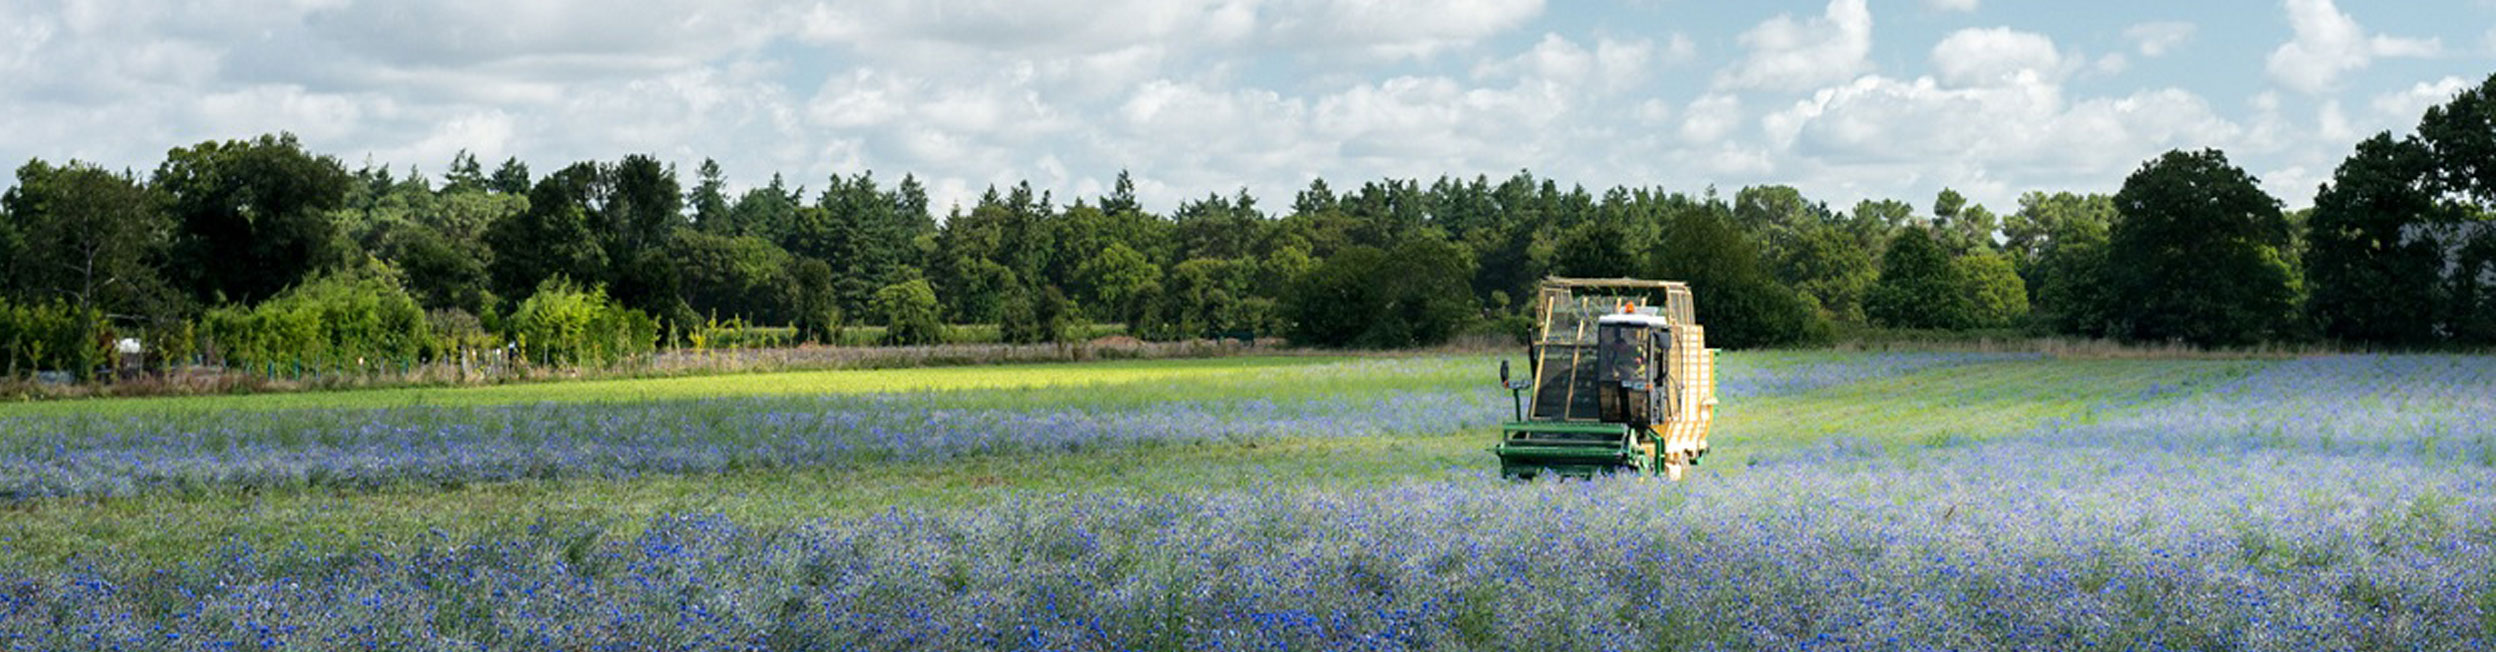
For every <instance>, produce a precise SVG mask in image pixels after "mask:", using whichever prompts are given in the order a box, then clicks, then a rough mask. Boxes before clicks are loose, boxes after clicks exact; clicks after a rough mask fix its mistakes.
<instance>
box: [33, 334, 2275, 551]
mask: <svg viewBox="0 0 2496 652" xmlns="http://www.w3.org/2000/svg"><path fill="white" fill-rule="evenodd" d="M1843 355H1845V354H1830V353H1773V354H1727V355H1726V356H1724V357H1723V358H1722V361H1723V364H1724V365H1725V366H1726V367H1727V368H1728V370H1738V369H1741V368H1744V367H1773V366H1778V365H1787V364H1800V363H1804V362H1810V361H1815V360H1825V359H1831V358H1834V357H1840V356H1843ZM2260 364H2264V363H2260V362H2247V361H2198V360H2192V361H2177V360H2079V361H2071V360H2065V361H2056V360H2035V361H2017V362H1997V363H1985V364H1975V365H1968V366H1961V367H1945V368H1938V369H1932V370H1927V371H1923V372H1920V373H1914V374H1909V375H1905V376H1899V377H1891V378H1885V379H1878V380H1872V381H1866V382H1860V383H1854V384H1849V385H1839V386H1834V387H1827V388H1822V389H1819V390H1815V391H1810V392H1805V393H1801V394H1794V395H1786V396H1769V397H1757V398H1750V399H1743V400H1736V401H1728V402H1727V403H1726V404H1725V405H1724V406H1722V407H1721V408H1720V412H1719V413H1718V415H1719V420H1718V425H1717V430H1716V434H1715V436H1714V437H1713V443H1714V445H1715V450H1716V453H1715V455H1713V456H1711V457H1710V459H1709V460H1708V464H1706V465H1705V466H1703V467H1701V468H1700V469H1699V474H1698V475H1697V476H1696V477H1695V479H1693V480H1692V481H1695V482H1704V481H1706V478H1707V477H1708V476H1709V475H1712V474H1718V473H1739V472H1741V469H1742V468H1743V467H1744V462H1746V461H1749V460H1753V459H1759V458H1761V457H1763V456H1771V455H1776V454H1780V453H1783V452H1786V451H1793V450H1797V449H1801V448H1807V447H1810V446H1815V445H1820V444H1822V443H1824V442H1827V441H1829V440H1831V439H1837V438H1844V439H1849V440H1856V441H1863V442H1870V443H1873V444H1877V445H1879V446H1881V447H1883V448H1884V449H1885V450H1886V451H1888V454H1889V455H1892V456H1907V457H1912V456H1913V455H1915V454H1916V453H1917V451H1919V450H1923V449H1925V448H1926V447H1931V446H1948V445H1954V444H1955V443H1957V442H1964V441H1975V440H1981V439H1986V438H1991V437H1999V436H2003V435H2006V434H2010V433H2016V432H2020V431H2024V430H2027V429H2029V428H2033V427H2035V426H2036V425H2038V424H2040V423H2043V422H2044V421H2046V420H2049V419H2066V420H2084V419H2089V418H2093V414H2092V410H2093V409H2094V408H2093V406H2102V405H2115V404H2124V403H2135V402H2138V401H2139V400H2140V399H2141V397H2143V396H2149V397H2150V398H2149V400H2152V401H2163V400H2174V399H2175V398H2178V397H2181V396H2184V395H2186V394H2188V393H2189V392H2190V391H2192V390H2193V389H2194V388H2197V387H2204V386H2208V385H2209V384H2211V383H2214V382H2216V381H2218V380H2221V379H2225V378H2229V377H2233V376H2234V375H2236V374H2242V373H2247V372H2249V371H2250V370H2252V369H2254V368H2256V367H2258V366H2259V365H2260ZM1496 368H1497V358H1495V357H1490V356H1455V357H1439V358H1381V359H1351V360H1340V359H1316V358H1280V359H1241V358H1232V359H1223V360H1176V361H1153V362H1118V363H1096V364H1086V365H1026V366H1019V367H973V368H957V369H944V370H926V369H914V370H892V371H835V372H809V373H805V374H756V375H750V376H722V377H712V378H682V379H662V380H649V381H602V382H597V383H586V382H585V383H576V384H572V385H541V386H529V387H525V388H499V387H498V388H472V389H455V390H383V391H369V392H348V393H332V394H285V395H268V396H252V397H222V398H216V399H210V400H209V402H201V403H184V402H183V401H190V400H192V399H164V400H158V401H149V400H133V401H124V402H117V403H116V404H114V405H113V407H114V408H116V409H146V410H158V409H203V408H211V407H234V408H269V407H375V406H391V405H404V404H408V403H419V402H427V401H433V402H438V404H459V405H473V404H492V403H496V402H509V401H512V400H530V401H534V400H645V399H651V398H681V397H690V396H702V395H717V394H719V393H723V392H733V393H738V394H742V395H757V394H764V395H767V394H790V393H800V392H808V391H905V390H932V391H943V392H949V393H950V394H949V396H948V397H947V398H949V399H950V400H952V401H956V402H960V403H963V404H966V405H982V406H1000V407H1014V406H1030V405H1050V404H1078V405H1137V406H1148V405H1150V404H1152V403H1155V402H1159V401H1166V400H1177V399H1204V398H1209V397H1211V398H1241V397H1257V396H1273V397H1278V398H1283V397H1314V396H1327V397H1346V396H1348V397H1360V396H1372V395H1379V394H1382V393H1385V392H1392V391H1404V390H1426V389H1444V388H1463V387H1478V386H1483V385H1489V384H1490V383H1492V382H1493V378H1494V376H1493V374H1494V371H1493V370H1495V369H1496ZM805 388H814V389H805ZM2153 388H2165V389H2164V390H2163V391H2161V392H2153V391H2152V390H2153ZM512 389H529V390H535V391H538V392H542V393H530V394H513V393H510V390H512ZM550 395H551V396H560V397H564V398H560V399H558V398H550V397H549V396H550ZM220 401H221V402H220ZM119 403H130V404H146V406H145V407H143V408H142V407H136V406H130V407H125V406H122V405H120V404H119ZM1503 409H1504V406H1503ZM1493 438H1494V435H1493V433H1492V432H1491V431H1490V430H1489V429H1480V430H1476V431H1465V432H1451V433H1440V434H1430V435H1399V436H1374V437H1350V438H1344V437H1325V438H1321V437H1309V438H1295V439H1285V440H1271V441H1262V442H1255V443H1239V444H1234V443H1200V444H1169V445H1153V446H1143V447H1131V448H1120V449H1110V450H1092V451H1083V452H1076V453H1064V454H1055V455H1042V456H986V457H978V458H971V459H957V460H950V461H946V462H941V463H897V464H889V465H883V466H873V467H866V468H851V469H779V470H767V471H749V472H738V473H727V474H714V475H692V476H664V475H662V476H651V477H643V478H635V479H600V480H569V481H526V482H512V483H497V484H481V485H471V486H462V487H450V488H443V487H418V486H411V487H396V488H389V489H382V490H376V491H368V492H361V493H341V492H327V491H279V492H273V493H262V494H236V493H223V494H200V495H183V496H174V497H151V498H144V499H119V500H99V499H57V500H43V501H30V502H21V503H14V504H0V561H6V560H22V561H39V562H57V561H60V560H63V559H65V558H68V557H70V556H72V555H75V554H77V553H79V552H82V551H99V550H115V551H119V552H123V553H128V554H133V555H137V556H140V557H143V558H147V559H152V560H158V561H162V562H175V561H180V560H182V559H185V558H194V557H197V556H199V555H204V554H209V551H211V550H213V549H215V548H216V547H218V546H220V545H224V544H227V543H240V544H246V545H251V546H255V547H264V548H265V547H271V546H293V545H306V546H315V547H350V548H351V547H357V546H365V545H375V546H382V547H389V546H392V545H397V544H396V543H393V542H405V541H409V540H411V539H413V538H416V537H422V536H428V535H429V534H430V533H435V532H440V533H446V534H450V535H453V536H460V535H469V534H478V533H483V532H488V531H494V530H498V529H504V528H512V527H520V526H525V525H526V524H528V523H532V522H537V521H539V520H541V519H543V520H548V521H553V522H562V523H582V522H586V523H591V524H594V525H597V526H599V527H603V528H608V529H610V530H611V531H630V530H633V529H636V528H638V527H639V526H640V524H642V523H644V522H647V521H648V519H649V517H651V516H655V515H660V514H678V513H707V514H723V515H727V516H729V517H732V518H735V519H738V520H740V521H745V522H752V523H764V524H770V523H793V522H803V521H808V520H814V519H842V518H849V517H855V516H858V515H862V514H871V513H876V512H880V511H884V510H890V509H896V508H933V509H947V508H977V507H979V506H982V505H987V504H992V503H994V502H996V501H998V500H999V499H1002V498H1006V497H1010V496H1017V495H1042V494H1068V493H1102V492H1136V493H1161V492H1190V491H1219V490H1223V489H1231V488H1239V487H1250V486H1257V485H1262V484H1281V485H1291V486H1312V487H1323V488H1352V487H1363V486H1377V485H1383V484H1391V483H1396V482H1404V481H1411V480H1416V479H1429V478H1445V477H1450V476H1473V477H1487V476H1489V475H1490V474H1491V473H1493V470H1494V467H1495V466H1496V462H1495V460H1494V459H1493V457H1492V456H1491V455H1490V454H1489V453H1488V452H1487V451H1486V448H1487V447H1488V446H1489V444H1490V442H1491V440H1492V439H1493Z"/></svg>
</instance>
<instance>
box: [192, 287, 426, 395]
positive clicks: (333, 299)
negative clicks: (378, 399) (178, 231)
mask: <svg viewBox="0 0 2496 652" xmlns="http://www.w3.org/2000/svg"><path fill="white" fill-rule="evenodd" d="M202 329H203V331H204V332H203V333H202V335H203V337H204V338H205V339H206V340H207V341H208V342H209V345H210V346H211V347H213V348H214V349H215V350H216V351H217V352H218V353H219V354H220V355H221V356H222V357H223V358H224V360H225V362H226V364H228V365H236V366H242V367H263V366H276V365H284V366H286V367H287V368H289V369H292V370H337V369H349V368H356V367H361V366H364V365H378V364H383V363H384V362H385V361H397V362H408V361H413V360H414V359H415V358H416V357H417V355H418V354H420V353H423V352H424V351H425V350H426V349H427V348H428V347H429V345H430V344H431V343H432V338H433V335H432V326H431V324H430V323H428V322H427V320H426V319H425V312H424V310H423V309H421V308H418V307H417V305H416V300H415V299H414V298H412V297H410V296H408V293H407V290H406V289H405V288H404V287H403V286H402V285H401V282H400V279H399V276H398V273H397V272H396V271H395V270H393V269H391V268H389V267H388V266H385V265H381V264H378V263H375V264H369V265H366V266H364V267H359V268H354V269H350V270H345V271H341V272H337V273H332V274H327V275H323V276H320V277H316V278H314V279H313V280H312V281H311V282H309V283H305V284H303V285H298V286H295V287H292V288H288V289H287V290H285V291H283V292H280V293H278V295H277V296H275V297H271V298H270V299H269V300H268V301H263V302H261V303H260V305H257V306H252V307H250V308H241V307H234V306H229V307H224V308H218V309H216V310H211V311H209V312H208V314H207V315H206V316H205V317H204V319H203V324H202Z"/></svg>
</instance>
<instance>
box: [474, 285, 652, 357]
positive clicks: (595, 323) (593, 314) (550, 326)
mask: <svg viewBox="0 0 2496 652" xmlns="http://www.w3.org/2000/svg"><path fill="white" fill-rule="evenodd" d="M504 322H505V325H506V326H507V327H509V328H510V330H511V339H512V342H513V343H514V344H516V345H518V346H519V347H520V352H521V355H522V356H523V357H525V358H527V359H529V360H530V361H534V362H537V363H540V364H569V365H608V364H614V363H617V362H621V361H623V360H625V359H627V358H630V357H632V356H635V355H641V354H645V353H649V352H650V351H651V350H652V349H653V348H654V347H655V346H656V345H657V343H658V339H659V322H658V320H657V319H655V318H652V317H651V316H650V314H649V313H645V312H642V311H639V310H634V309H631V308H626V307H624V306H623V305H621V304H618V303H616V302H615V301H614V300H612V299H609V298H607V293H606V289H605V288H602V287H598V286H590V287H588V288H583V287H580V286H578V285H574V284H573V283H572V281H571V279H567V278H564V277H561V276H557V277H554V278H551V279H547V280H546V282H545V283H541V284H539V285H538V286H537V293H536V294H531V295H529V298H528V300H526V301H522V302H520V307H519V308H517V309H514V310H512V313H511V316H510V317H509V318H506V319H505V320H504Z"/></svg>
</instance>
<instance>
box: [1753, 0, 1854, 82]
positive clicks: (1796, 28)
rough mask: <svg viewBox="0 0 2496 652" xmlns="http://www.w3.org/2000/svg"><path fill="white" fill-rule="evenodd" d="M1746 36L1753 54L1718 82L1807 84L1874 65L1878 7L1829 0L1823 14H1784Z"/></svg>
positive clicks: (1846, 75)
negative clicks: (1874, 15) (1805, 16)
mask: <svg viewBox="0 0 2496 652" xmlns="http://www.w3.org/2000/svg"><path fill="white" fill-rule="evenodd" d="M1740 41H1741V43H1742V47H1743V48H1745V49H1747V50H1749V51H1750V52H1749V55H1748V56H1746V57H1744V58H1743V60H1742V61H1740V62H1737V63H1735V64H1733V65H1732V66H1731V67H1728V68H1726V69H1725V70H1723V71H1722V72H1720V73H1718V74H1717V76H1716V84H1717V85H1718V86H1720V87H1725V88H1739V89H1765V90H1781V91H1796V90H1807V89H1810V88H1813V87H1817V86H1820V85H1824V84H1829V83H1833V82H1839V81H1845V80H1847V79H1851V78H1853V77H1854V76H1856V75H1859V74H1862V73H1865V72H1869V71H1871V69H1872V62H1871V60H1870V59H1869V58H1868V57H1869V56H1870V54H1871V52H1872V11H1871V10H1870V9H1867V8H1865V7H1864V0H1829V6H1828V9H1827V10H1826V11H1825V12H1823V13H1822V14H1821V16H1820V17H1817V18H1811V19H1806V20H1798V19H1796V18H1794V17H1793V16H1792V15H1785V14H1780V15H1778V16H1777V17H1775V18H1770V19H1768V21H1767V22H1763V23H1760V24H1759V26H1757V27H1753V28H1751V30H1750V31H1747V32H1743V33H1742V36H1741V38H1740Z"/></svg>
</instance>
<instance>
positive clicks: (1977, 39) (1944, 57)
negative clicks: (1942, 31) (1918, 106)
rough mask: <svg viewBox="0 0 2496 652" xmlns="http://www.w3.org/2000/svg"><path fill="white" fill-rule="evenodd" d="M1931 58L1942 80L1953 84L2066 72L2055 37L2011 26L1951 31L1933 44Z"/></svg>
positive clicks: (2017, 79) (2002, 81)
mask: <svg viewBox="0 0 2496 652" xmlns="http://www.w3.org/2000/svg"><path fill="white" fill-rule="evenodd" d="M1932 59H1933V69H1934V71H1935V72H1936V73H1938V74H1939V75H1940V76H1941V81H1942V82H1943V83H1947V84H1950V85H1954V86H1996V85H2003V84H2013V83H2020V82H2023V81H2035V80H2049V79H2054V78H2057V77H2060V76H2061V75H2062V73H2063V56H2062V54H2061V53H2060V52H2056V51H2055V50H2054V40H2053V39H2050V38H2046V37H2045V35H2043V34H2037V33H2034V32H2021V31H2016V30H2012V29H2011V28H2008V27H1995V28H1989V29H1974V28H1971V29H1962V30H1959V31H1957V32H1952V33H1951V34H1950V35H1949V36H1947V37H1944V38H1942V39H1941V42H1940V43H1939V44H1936V45H1934V46H1933V56H1932Z"/></svg>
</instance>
